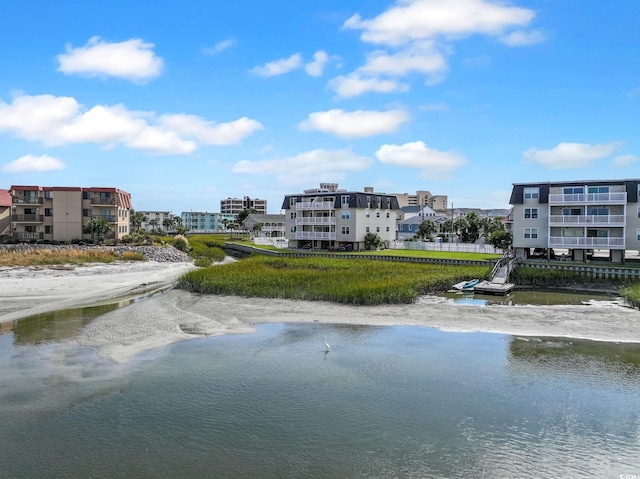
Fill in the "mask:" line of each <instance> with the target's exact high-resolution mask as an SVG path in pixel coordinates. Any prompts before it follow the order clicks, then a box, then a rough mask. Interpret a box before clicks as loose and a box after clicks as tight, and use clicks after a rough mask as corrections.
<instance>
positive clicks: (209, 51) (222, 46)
mask: <svg viewBox="0 0 640 479" xmlns="http://www.w3.org/2000/svg"><path fill="white" fill-rule="evenodd" d="M235 44H236V41H235V40H234V39H232V38H230V39H228V40H222V41H221V42H218V43H216V44H215V45H214V46H212V47H207V48H204V49H203V52H204V53H205V55H217V54H218V53H220V52H223V51H224V50H227V49H229V48H231V47H233V46H235Z"/></svg>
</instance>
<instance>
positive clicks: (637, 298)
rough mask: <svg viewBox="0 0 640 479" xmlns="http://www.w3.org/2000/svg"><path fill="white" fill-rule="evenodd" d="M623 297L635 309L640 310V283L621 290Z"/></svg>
mask: <svg viewBox="0 0 640 479" xmlns="http://www.w3.org/2000/svg"><path fill="white" fill-rule="evenodd" d="M620 294H621V295H622V297H623V298H624V299H625V300H626V301H627V303H629V304H630V305H631V306H633V307H634V308H640V283H634V284H630V285H628V286H625V287H623V288H621V289H620Z"/></svg>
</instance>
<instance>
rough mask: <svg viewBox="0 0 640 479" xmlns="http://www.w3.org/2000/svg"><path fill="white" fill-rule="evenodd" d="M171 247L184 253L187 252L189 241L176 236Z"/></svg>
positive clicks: (183, 237) (184, 237)
mask: <svg viewBox="0 0 640 479" xmlns="http://www.w3.org/2000/svg"><path fill="white" fill-rule="evenodd" d="M173 246H174V247H175V248H176V249H179V250H180V251H184V252H185V253H188V252H189V249H190V248H189V240H188V239H187V237H186V236H182V235H176V237H175V239H174V242H173Z"/></svg>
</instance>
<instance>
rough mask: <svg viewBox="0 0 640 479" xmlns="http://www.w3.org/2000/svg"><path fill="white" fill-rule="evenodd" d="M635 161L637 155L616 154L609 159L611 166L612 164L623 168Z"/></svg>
mask: <svg viewBox="0 0 640 479" xmlns="http://www.w3.org/2000/svg"><path fill="white" fill-rule="evenodd" d="M636 161H638V157H637V156H635V155H620V156H616V157H615V158H614V159H613V160H612V161H611V166H613V167H614V168H624V167H625V166H630V165H632V164H633V163H635V162H636Z"/></svg>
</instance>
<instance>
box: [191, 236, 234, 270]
mask: <svg viewBox="0 0 640 479" xmlns="http://www.w3.org/2000/svg"><path fill="white" fill-rule="evenodd" d="M189 246H190V250H189V256H190V257H191V258H193V260H194V264H195V265H196V266H210V265H211V263H216V262H219V261H222V260H223V259H224V258H225V256H226V253H225V252H224V251H222V247H223V246H224V240H223V239H221V238H216V237H211V236H204V235H200V236H198V235H196V236H189Z"/></svg>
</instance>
